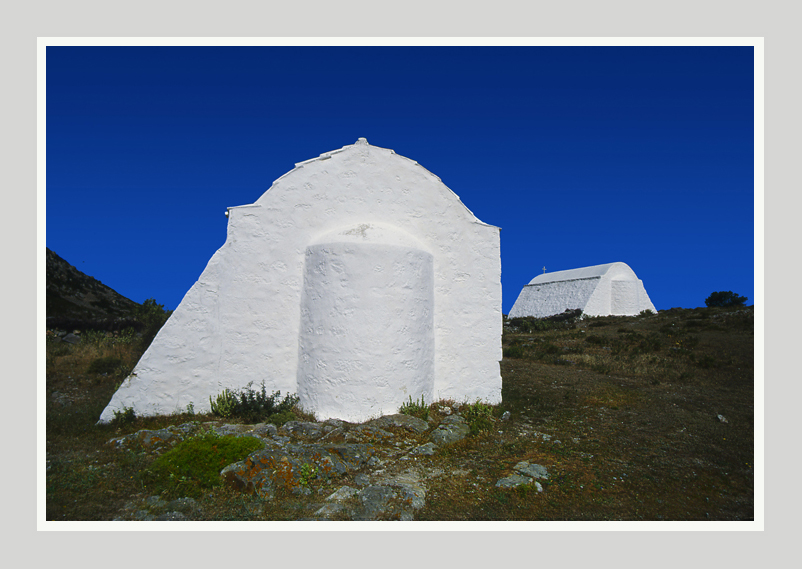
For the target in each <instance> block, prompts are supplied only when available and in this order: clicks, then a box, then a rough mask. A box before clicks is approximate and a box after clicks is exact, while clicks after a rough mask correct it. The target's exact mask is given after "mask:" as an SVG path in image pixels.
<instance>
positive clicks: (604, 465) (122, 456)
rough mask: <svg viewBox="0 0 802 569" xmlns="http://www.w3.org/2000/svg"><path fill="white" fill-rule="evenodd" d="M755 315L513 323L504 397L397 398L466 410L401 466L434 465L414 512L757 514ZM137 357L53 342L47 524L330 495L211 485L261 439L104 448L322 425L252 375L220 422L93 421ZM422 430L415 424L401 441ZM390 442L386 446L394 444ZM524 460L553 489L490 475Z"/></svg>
mask: <svg viewBox="0 0 802 569" xmlns="http://www.w3.org/2000/svg"><path fill="white" fill-rule="evenodd" d="M753 317H754V312H753V308H752V307H744V306H733V307H723V308H722V307H704V308H695V309H679V308H674V309H671V310H666V311H661V312H660V313H659V314H642V315H639V316H633V317H600V318H581V317H579V316H578V315H569V316H568V317H566V318H562V319H559V320H554V319H551V320H548V321H545V322H546V323H542V322H544V321H537V320H534V319H521V320H518V319H514V320H506V321H505V325H504V335H503V346H502V347H503V353H504V359H503V361H502V362H501V374H502V378H503V386H502V399H503V402H502V403H501V404H500V405H487V404H486V403H485V402H481V401H476V402H455V401H434V402H431V403H427V402H425V401H424V400H423V398H421V399H420V400H418V401H414V400H413V399H412V398H411V397H410V398H409V401H408V402H407V403H405V404H404V405H403V406H402V408H401V411H402V412H404V413H407V414H410V415H413V416H416V417H419V418H422V419H424V420H428V423H429V425H430V428H433V427H434V426H435V425H437V424H438V422H439V421H441V420H443V419H444V418H445V417H446V416H447V415H449V414H453V413H454V412H457V411H458V412H459V413H460V414H461V415H462V417H463V418H464V419H465V420H466V421H468V423H469V425H470V429H471V435H470V436H468V437H466V438H465V439H463V440H462V441H460V442H457V443H454V444H452V445H449V446H444V447H442V448H439V449H438V450H437V451H436V452H435V454H434V455H432V456H415V457H414V458H413V457H410V458H409V459H408V462H407V463H406V464H407V465H408V466H409V467H416V468H419V469H424V470H426V471H427V472H440V473H441V474H440V475H437V476H432V477H430V478H427V479H426V480H425V485H426V499H425V505H424V506H423V508H422V509H420V510H418V511H417V512H416V514H415V519H419V520H532V521H537V520H750V519H753V517H754V474H753V468H754V464H753V457H754V427H755V425H754V357H753V353H754V321H753ZM88 337H89V336H85V340H86V338H88ZM141 350H142V344H141V343H140V342H137V341H135V340H133V339H126V338H124V337H120V336H119V335H118V336H114V335H113V334H111V335H106V334H104V335H103V336H102V337H101V336H100V335H98V336H96V337H95V339H94V340H93V341H82V342H81V343H80V344H77V345H69V344H65V343H63V342H59V341H57V339H56V338H54V337H49V340H48V342H47V344H46V375H47V408H46V410H47V424H46V431H47V432H46V439H47V442H46V445H47V446H46V457H47V463H46V489H47V494H46V502H47V514H46V515H47V519H48V520H112V519H114V518H115V517H117V516H119V515H120V512H121V511H122V510H124V509H125V508H126V505H127V504H129V503H131V502H132V501H135V500H142V499H145V498H147V497H149V496H154V495H157V496H163V497H164V498H165V499H172V498H176V497H193V498H194V499H196V500H197V501H198V504H199V505H200V513H198V514H197V515H196V516H197V517H196V518H195V519H208V520H293V519H298V518H299V517H304V515H306V514H302V513H299V512H308V509H306V510H305V509H304V508H306V507H307V506H308V504H312V503H315V502H322V501H323V500H324V499H325V496H326V495H327V494H326V493H325V492H327V491H328V489H329V488H330V487H329V486H327V484H328V483H327V482H326V481H324V479H323V478H322V477H321V476H320V475H319V473H318V472H316V471H315V468H314V466H313V465H311V464H310V465H309V466H308V467H305V470H304V471H303V473H302V475H303V476H302V485H303V486H304V487H305V488H309V489H310V491H311V494H309V495H307V494H303V493H300V494H298V495H295V494H293V495H283V494H281V493H278V494H277V495H276V497H275V498H274V499H272V500H260V499H258V498H256V497H254V496H250V495H246V494H241V493H239V492H235V491H233V490H231V489H230V488H227V487H222V486H219V485H217V483H218V481H219V477H217V476H216V473H218V472H219V469H220V468H221V467H222V466H221V465H224V464H223V463H229V462H234V461H236V460H240V459H241V458H242V457H243V456H245V455H246V454H247V453H249V452H251V450H252V449H251V446H248V445H254V444H260V443H258V441H256V440H255V439H253V438H248V437H239V438H238V437H234V436H224V437H223V436H215V435H212V434H209V433H199V434H198V435H197V436H195V437H193V438H190V439H188V440H185V441H184V442H183V443H181V444H180V445H177V446H176V447H174V448H173V449H172V450H170V451H166V452H164V453H162V454H161V455H159V454H158V453H150V454H149V453H144V452H141V451H137V450H135V449H134V450H132V449H119V448H115V446H114V445H110V444H108V441H109V440H111V439H113V438H115V437H120V436H122V435H126V434H129V433H134V432H136V431H139V430H141V429H152V430H155V429H161V428H165V427H167V426H170V425H180V424H184V423H187V422H194V423H195V424H197V425H199V426H204V425H208V424H210V423H212V422H216V423H217V424H220V423H222V422H226V423H250V422H257V421H258V422H273V423H274V424H281V423H282V422H283V421H284V420H286V419H288V418H289V417H292V418H297V419H300V420H306V421H309V420H314V417H312V416H311V415H309V414H308V413H305V412H304V411H303V410H302V409H300V408H298V406H297V400H296V399H295V398H294V396H292V395H285V396H283V397H282V396H281V394H279V393H273V394H268V393H267V390H266V389H265V387H264V386H261V388H260V389H258V390H257V389H252V388H251V386H248V388H247V389H245V390H242V391H238V392H233V391H229V392H227V393H226V394H225V395H224V394H219V397H218V396H215V397H213V398H212V402H213V404H214V407H215V412H216V413H217V414H216V415H215V414H199V413H195V412H194V410H193V409H192V408H191V407H190V408H188V409H187V410H185V411H182V412H180V413H176V414H175V415H171V416H161V417H138V416H136V414H134V413H133V412H130V413H129V412H127V410H123V411H121V412H119V413H120V417H119V419H118V420H115V421H114V422H112V423H111V424H103V425H98V424H97V419H98V417H99V416H100V413H101V412H102V411H103V409H104V408H105V406H106V404H107V403H108V401H109V400H110V398H111V396H112V394H113V393H114V391H115V390H116V388H117V386H118V385H119V383H120V381H121V380H122V378H124V377H125V375H126V373H127V371H126V370H130V369H132V368H133V366H134V364H135V363H136V361H137V359H138V357H139V355H140V354H141ZM238 406H239V407H238ZM238 408H239V409H240V410H239V411H238V410H237V409H238ZM115 419H117V417H115ZM427 437H428V434H427V433H422V434H419V435H418V434H406V435H405V436H404V440H403V444H405V445H411V446H414V445H419V444H423V443H425V442H427V441H428V438H427ZM394 441H395V442H393V443H388V444H397V443H400V442H401V441H399V440H398V438H396V439H394ZM521 461H527V462H529V463H536V464H539V465H542V466H543V467H545V468H546V469H548V472H549V478H548V479H546V480H541V481H540V482H541V484H542V488H543V492H538V491H537V490H536V489H535V488H534V486H522V487H518V488H515V489H503V488H498V487H496V486H495V483H496V481H497V480H499V479H500V478H502V477H505V476H509V475H510V474H511V473H512V469H513V467H514V466H515V465H516V464H517V463H519V462H521ZM385 466H386V465H385ZM350 483H351V484H352V485H354V483H353V481H351V482H350ZM319 492H320V494H319Z"/></svg>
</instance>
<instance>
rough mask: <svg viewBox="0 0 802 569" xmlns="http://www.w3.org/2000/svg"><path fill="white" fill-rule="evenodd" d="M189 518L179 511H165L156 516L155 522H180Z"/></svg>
mask: <svg viewBox="0 0 802 569" xmlns="http://www.w3.org/2000/svg"><path fill="white" fill-rule="evenodd" d="M188 519H189V518H188V517H186V516H185V515H184V514H182V513H181V512H166V513H164V514H162V515H160V516H158V517H157V518H156V521H157V522H182V521H186V520H188Z"/></svg>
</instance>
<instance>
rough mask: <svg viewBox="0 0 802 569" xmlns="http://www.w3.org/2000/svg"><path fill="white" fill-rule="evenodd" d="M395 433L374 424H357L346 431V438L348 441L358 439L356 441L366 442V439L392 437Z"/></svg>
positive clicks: (375, 439) (376, 439)
mask: <svg viewBox="0 0 802 569" xmlns="http://www.w3.org/2000/svg"><path fill="white" fill-rule="evenodd" d="M394 436H395V435H393V433H391V432H389V431H385V430H384V429H382V428H380V427H379V426H377V425H375V424H373V425H371V424H365V425H357V426H355V427H352V428H351V429H350V430H348V432H346V433H345V440H347V441H356V442H365V441H379V442H381V441H384V440H385V439H391V438H393V437H394Z"/></svg>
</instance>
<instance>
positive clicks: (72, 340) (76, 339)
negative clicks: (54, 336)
mask: <svg viewBox="0 0 802 569" xmlns="http://www.w3.org/2000/svg"><path fill="white" fill-rule="evenodd" d="M61 341H62V342H67V343H68V344H80V343H81V337H80V336H76V335H75V334H67V335H66V336H64V337H63V338H62V339H61Z"/></svg>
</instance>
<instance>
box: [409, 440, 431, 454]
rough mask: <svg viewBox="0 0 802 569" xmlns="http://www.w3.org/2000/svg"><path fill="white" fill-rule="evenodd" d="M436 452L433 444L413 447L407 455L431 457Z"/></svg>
mask: <svg viewBox="0 0 802 569" xmlns="http://www.w3.org/2000/svg"><path fill="white" fill-rule="evenodd" d="M435 450H437V447H436V446H435V444H434V443H426V444H425V445H420V446H419V447H415V448H414V449H412V451H411V452H410V453H409V454H416V455H422V456H432V455H433V454H434V452H435Z"/></svg>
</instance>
